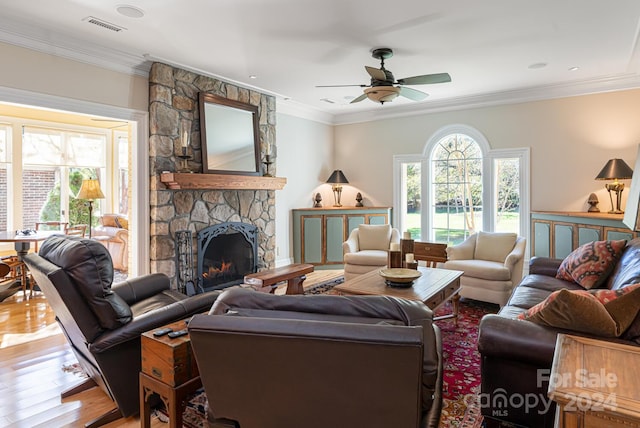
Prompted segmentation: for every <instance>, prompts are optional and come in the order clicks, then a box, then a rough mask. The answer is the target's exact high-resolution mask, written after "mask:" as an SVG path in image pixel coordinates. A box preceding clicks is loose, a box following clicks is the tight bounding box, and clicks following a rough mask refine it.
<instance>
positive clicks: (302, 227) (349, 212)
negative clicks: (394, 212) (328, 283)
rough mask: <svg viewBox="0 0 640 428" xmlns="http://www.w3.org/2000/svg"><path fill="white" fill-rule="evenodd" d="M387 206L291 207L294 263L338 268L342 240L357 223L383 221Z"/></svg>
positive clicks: (387, 219)
mask: <svg viewBox="0 0 640 428" xmlns="http://www.w3.org/2000/svg"><path fill="white" fill-rule="evenodd" d="M390 218H391V208H389V207H363V208H356V207H340V208H304V209H295V210H293V257H294V260H295V262H296V263H311V264H313V265H315V266H328V267H329V268H340V267H341V265H342V243H343V242H344V241H346V239H347V237H348V236H349V233H351V231H352V230H353V229H355V228H356V227H358V225H360V224H387V223H389V220H390Z"/></svg>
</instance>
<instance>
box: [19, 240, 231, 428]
mask: <svg viewBox="0 0 640 428" xmlns="http://www.w3.org/2000/svg"><path fill="white" fill-rule="evenodd" d="M24 262H25V264H26V265H27V266H28V268H29V270H30V271H31V274H32V275H33V277H34V279H35V280H36V282H37V284H38V286H39V287H40V289H41V290H42V292H43V293H44V295H45V297H46V298H47V302H48V303H49V305H50V306H51V308H52V309H53V312H54V313H55V316H56V320H57V322H58V324H59V325H60V327H61V328H62V331H63V333H64V334H65V336H66V338H67V341H68V342H69V344H70V345H71V349H72V350H73V352H74V354H75V355H76V357H77V359H78V362H79V363H80V366H81V367H82V369H83V371H84V372H85V373H86V374H87V376H88V380H87V382H85V383H83V384H82V385H80V386H78V387H75V388H73V389H72V390H70V391H68V392H65V393H63V397H66V396H69V395H72V394H73V393H75V392H80V391H82V390H84V389H87V388H90V387H92V386H95V385H98V386H100V388H102V390H103V391H104V392H105V393H106V394H107V395H108V396H109V397H110V398H111V399H112V400H113V401H114V402H115V404H116V408H114V409H113V410H111V411H109V412H108V413H106V414H105V415H103V416H101V417H99V418H97V419H96V420H94V421H90V422H88V423H87V424H86V425H85V426H90V427H97V426H101V425H104V424H106V423H109V422H111V421H113V420H116V419H118V418H120V417H128V416H133V415H136V414H137V413H138V412H139V409H140V408H139V404H140V400H139V375H140V369H141V365H142V363H141V334H142V333H144V332H145V331H149V330H153V329H156V328H158V327H160V326H163V325H166V324H169V323H171V322H175V321H179V320H183V319H187V318H189V317H191V316H192V315H194V314H196V313H203V312H206V311H208V310H209V309H210V308H211V305H212V304H213V302H214V301H215V299H216V298H217V296H218V294H219V292H217V291H212V292H210V293H203V294H198V295H196V296H192V297H188V296H186V295H184V294H182V293H180V292H178V291H176V290H172V289H170V287H169V286H170V283H169V278H168V277H167V276H166V275H164V274H160V273H156V274H150V275H145V276H140V277H136V278H131V279H128V280H127V281H125V282H122V283H119V284H112V282H113V264H112V262H111V256H110V255H109V252H108V250H107V249H106V248H105V247H104V246H103V245H101V244H100V243H99V242H97V241H95V240H92V239H83V238H79V237H72V236H66V235H55V236H52V237H50V238H48V239H47V240H45V241H44V242H43V243H42V244H41V245H40V251H39V253H29V254H27V255H26V256H25V257H24Z"/></svg>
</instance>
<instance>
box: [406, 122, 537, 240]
mask: <svg viewBox="0 0 640 428" xmlns="http://www.w3.org/2000/svg"><path fill="white" fill-rule="evenodd" d="M528 165H529V149H527V148H524V149H520V148H519V149H506V150H504V149H501V150H492V149H491V147H490V145H489V142H488V141H487V140H486V138H485V137H484V135H482V133H480V132H479V131H478V130H476V129H474V128H472V127H469V126H466V125H449V126H446V127H444V128H441V129H440V130H438V131H437V132H435V133H434V134H433V135H432V136H431V137H430V138H429V140H428V141H427V143H426V144H425V147H424V150H423V153H422V155H398V156H395V157H394V224H395V225H397V227H399V228H400V229H401V230H403V231H404V230H408V231H410V232H411V235H412V237H413V238H414V239H418V240H422V241H431V242H445V243H449V244H452V245H453V244H457V243H460V242H462V241H463V240H464V239H465V238H466V237H468V236H469V235H471V234H473V233H475V232H477V231H480V230H484V231H500V232H515V233H518V234H519V235H521V236H525V237H528V234H529V224H528V221H526V219H527V218H528V216H529V207H528V200H529V196H528V195H529V187H528V186H529V170H528Z"/></svg>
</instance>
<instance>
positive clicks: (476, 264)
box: [446, 260, 511, 281]
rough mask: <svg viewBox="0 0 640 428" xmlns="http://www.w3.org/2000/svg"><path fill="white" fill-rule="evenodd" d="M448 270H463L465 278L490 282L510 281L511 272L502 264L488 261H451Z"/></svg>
mask: <svg viewBox="0 0 640 428" xmlns="http://www.w3.org/2000/svg"><path fill="white" fill-rule="evenodd" d="M446 267H447V269H453V270H461V271H463V272H464V276H465V277H472V278H480V279H486V280H489V281H509V280H510V279H511V271H510V270H509V268H507V267H505V265H503V264H502V263H499V262H494V261H488V260H449V261H448V262H447V263H446Z"/></svg>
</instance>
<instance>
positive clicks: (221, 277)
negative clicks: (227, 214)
mask: <svg viewBox="0 0 640 428" xmlns="http://www.w3.org/2000/svg"><path fill="white" fill-rule="evenodd" d="M257 234H258V228H257V227H256V226H253V225H251V224H247V223H239V222H226V223H221V224H216V225H213V226H209V227H207V228H205V229H202V230H201V231H200V232H198V281H199V287H198V288H199V289H200V290H203V291H210V290H220V289H222V288H226V287H230V286H232V285H236V284H240V283H242V281H243V279H244V276H245V275H247V274H250V273H254V272H256V271H257V270H258V242H257Z"/></svg>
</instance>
